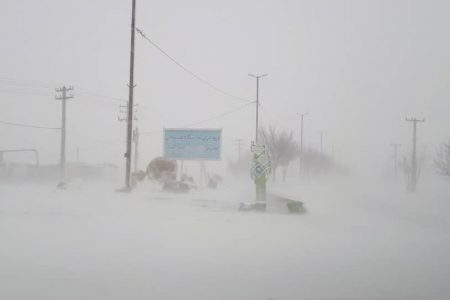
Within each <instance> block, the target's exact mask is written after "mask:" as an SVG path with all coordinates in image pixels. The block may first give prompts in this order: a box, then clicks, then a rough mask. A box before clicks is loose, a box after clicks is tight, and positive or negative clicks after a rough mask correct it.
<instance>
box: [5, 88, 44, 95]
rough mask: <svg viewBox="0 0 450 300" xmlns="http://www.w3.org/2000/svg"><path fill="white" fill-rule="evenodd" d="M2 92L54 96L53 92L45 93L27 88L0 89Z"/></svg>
mask: <svg viewBox="0 0 450 300" xmlns="http://www.w3.org/2000/svg"><path fill="white" fill-rule="evenodd" d="M0 93H6V94H18V95H31V96H43V97H50V96H52V94H45V93H40V92H34V91H27V90H18V89H7V90H0Z"/></svg>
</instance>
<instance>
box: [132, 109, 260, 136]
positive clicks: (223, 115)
mask: <svg viewBox="0 0 450 300" xmlns="http://www.w3.org/2000/svg"><path fill="white" fill-rule="evenodd" d="M254 103H255V101H253V102H250V103H247V104H244V105H241V106H239V107H236V108H235V109H233V110H229V111H226V112H223V113H221V114H220V115H217V116H214V117H210V118H208V119H205V120H202V121H198V122H195V123H192V124H188V125H184V126H180V128H188V127H193V126H197V125H200V124H203V123H206V122H209V121H213V120H216V119H219V118H222V117H225V116H226V115H229V114H232V113H235V112H237V111H240V110H242V109H243V108H245V107H247V106H249V105H251V104H254ZM159 132H162V130H154V131H144V132H141V133H140V134H153V133H159Z"/></svg>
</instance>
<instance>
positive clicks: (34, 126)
mask: <svg viewBox="0 0 450 300" xmlns="http://www.w3.org/2000/svg"><path fill="white" fill-rule="evenodd" d="M0 123H1V124H5V125H10V126H17V127H27V128H36V129H50V130H59V129H61V128H60V127H46V126H36V125H29V124H22V123H13V122H6V121H0Z"/></svg>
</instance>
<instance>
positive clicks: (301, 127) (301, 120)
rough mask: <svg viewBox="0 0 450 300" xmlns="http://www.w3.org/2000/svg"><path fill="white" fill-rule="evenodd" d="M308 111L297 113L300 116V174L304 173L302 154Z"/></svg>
mask: <svg viewBox="0 0 450 300" xmlns="http://www.w3.org/2000/svg"><path fill="white" fill-rule="evenodd" d="M307 114H308V113H304V114H300V113H297V115H298V116H300V157H299V159H298V165H299V175H300V176H301V175H302V155H303V118H304V117H305V116H306V115H307Z"/></svg>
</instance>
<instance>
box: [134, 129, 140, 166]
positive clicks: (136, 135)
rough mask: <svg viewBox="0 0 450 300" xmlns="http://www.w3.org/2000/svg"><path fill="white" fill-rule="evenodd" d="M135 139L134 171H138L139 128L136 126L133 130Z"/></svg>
mask: <svg viewBox="0 0 450 300" xmlns="http://www.w3.org/2000/svg"><path fill="white" fill-rule="evenodd" d="M133 141H134V171H135V172H137V171H138V160H139V129H138V128H137V127H136V128H135V129H134V130H133Z"/></svg>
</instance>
